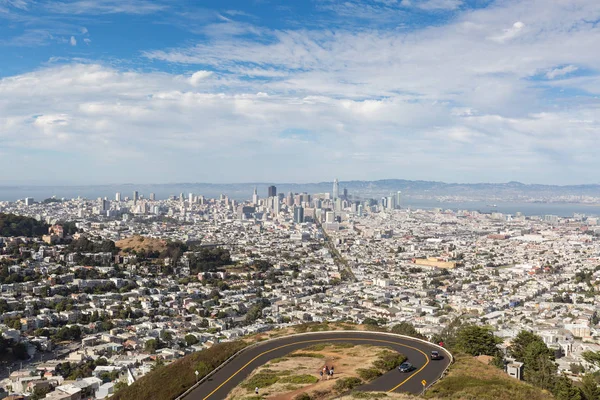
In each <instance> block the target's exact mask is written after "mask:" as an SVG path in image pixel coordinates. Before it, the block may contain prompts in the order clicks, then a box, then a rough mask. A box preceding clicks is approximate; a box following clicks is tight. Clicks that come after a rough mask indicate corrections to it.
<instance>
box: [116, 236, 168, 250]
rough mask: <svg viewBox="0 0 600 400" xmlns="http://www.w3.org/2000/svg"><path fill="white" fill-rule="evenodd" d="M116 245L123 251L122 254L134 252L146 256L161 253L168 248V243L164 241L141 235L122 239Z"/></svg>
mask: <svg viewBox="0 0 600 400" xmlns="http://www.w3.org/2000/svg"><path fill="white" fill-rule="evenodd" d="M115 245H116V246H117V248H118V249H119V250H120V251H121V254H126V253H130V252H133V251H135V252H136V253H144V254H146V253H150V252H158V253H161V252H163V251H164V250H166V248H167V242H166V241H164V240H161V239H155V238H151V237H145V236H139V235H136V236H132V237H128V238H126V239H121V240H119V241H118V242H116V243H115Z"/></svg>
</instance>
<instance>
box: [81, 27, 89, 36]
mask: <svg viewBox="0 0 600 400" xmlns="http://www.w3.org/2000/svg"><path fill="white" fill-rule="evenodd" d="M79 32H81V34H82V35H86V34H87V33H88V29H87V28H86V27H85V26H82V27H81V29H80V30H79Z"/></svg>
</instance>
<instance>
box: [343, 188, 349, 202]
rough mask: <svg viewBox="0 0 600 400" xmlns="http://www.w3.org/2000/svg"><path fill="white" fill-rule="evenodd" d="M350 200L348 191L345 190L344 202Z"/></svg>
mask: <svg viewBox="0 0 600 400" xmlns="http://www.w3.org/2000/svg"><path fill="white" fill-rule="evenodd" d="M347 199H348V189H346V188H344V200H347Z"/></svg>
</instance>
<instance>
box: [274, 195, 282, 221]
mask: <svg viewBox="0 0 600 400" xmlns="http://www.w3.org/2000/svg"><path fill="white" fill-rule="evenodd" d="M279 210H280V207H279V197H273V214H274V215H275V216H277V215H279Z"/></svg>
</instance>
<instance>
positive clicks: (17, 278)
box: [0, 265, 42, 285]
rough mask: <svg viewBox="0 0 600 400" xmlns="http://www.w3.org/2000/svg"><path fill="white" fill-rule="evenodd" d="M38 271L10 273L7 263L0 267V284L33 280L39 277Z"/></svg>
mask: <svg viewBox="0 0 600 400" xmlns="http://www.w3.org/2000/svg"><path fill="white" fill-rule="evenodd" d="M41 277H42V276H41V275H40V274H39V273H37V272H36V273H33V274H30V275H24V274H18V273H14V272H13V273H10V272H9V270H8V266H7V265H3V266H2V267H0V284H6V285H10V284H11V283H22V282H34V281H37V280H39V279H41Z"/></svg>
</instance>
